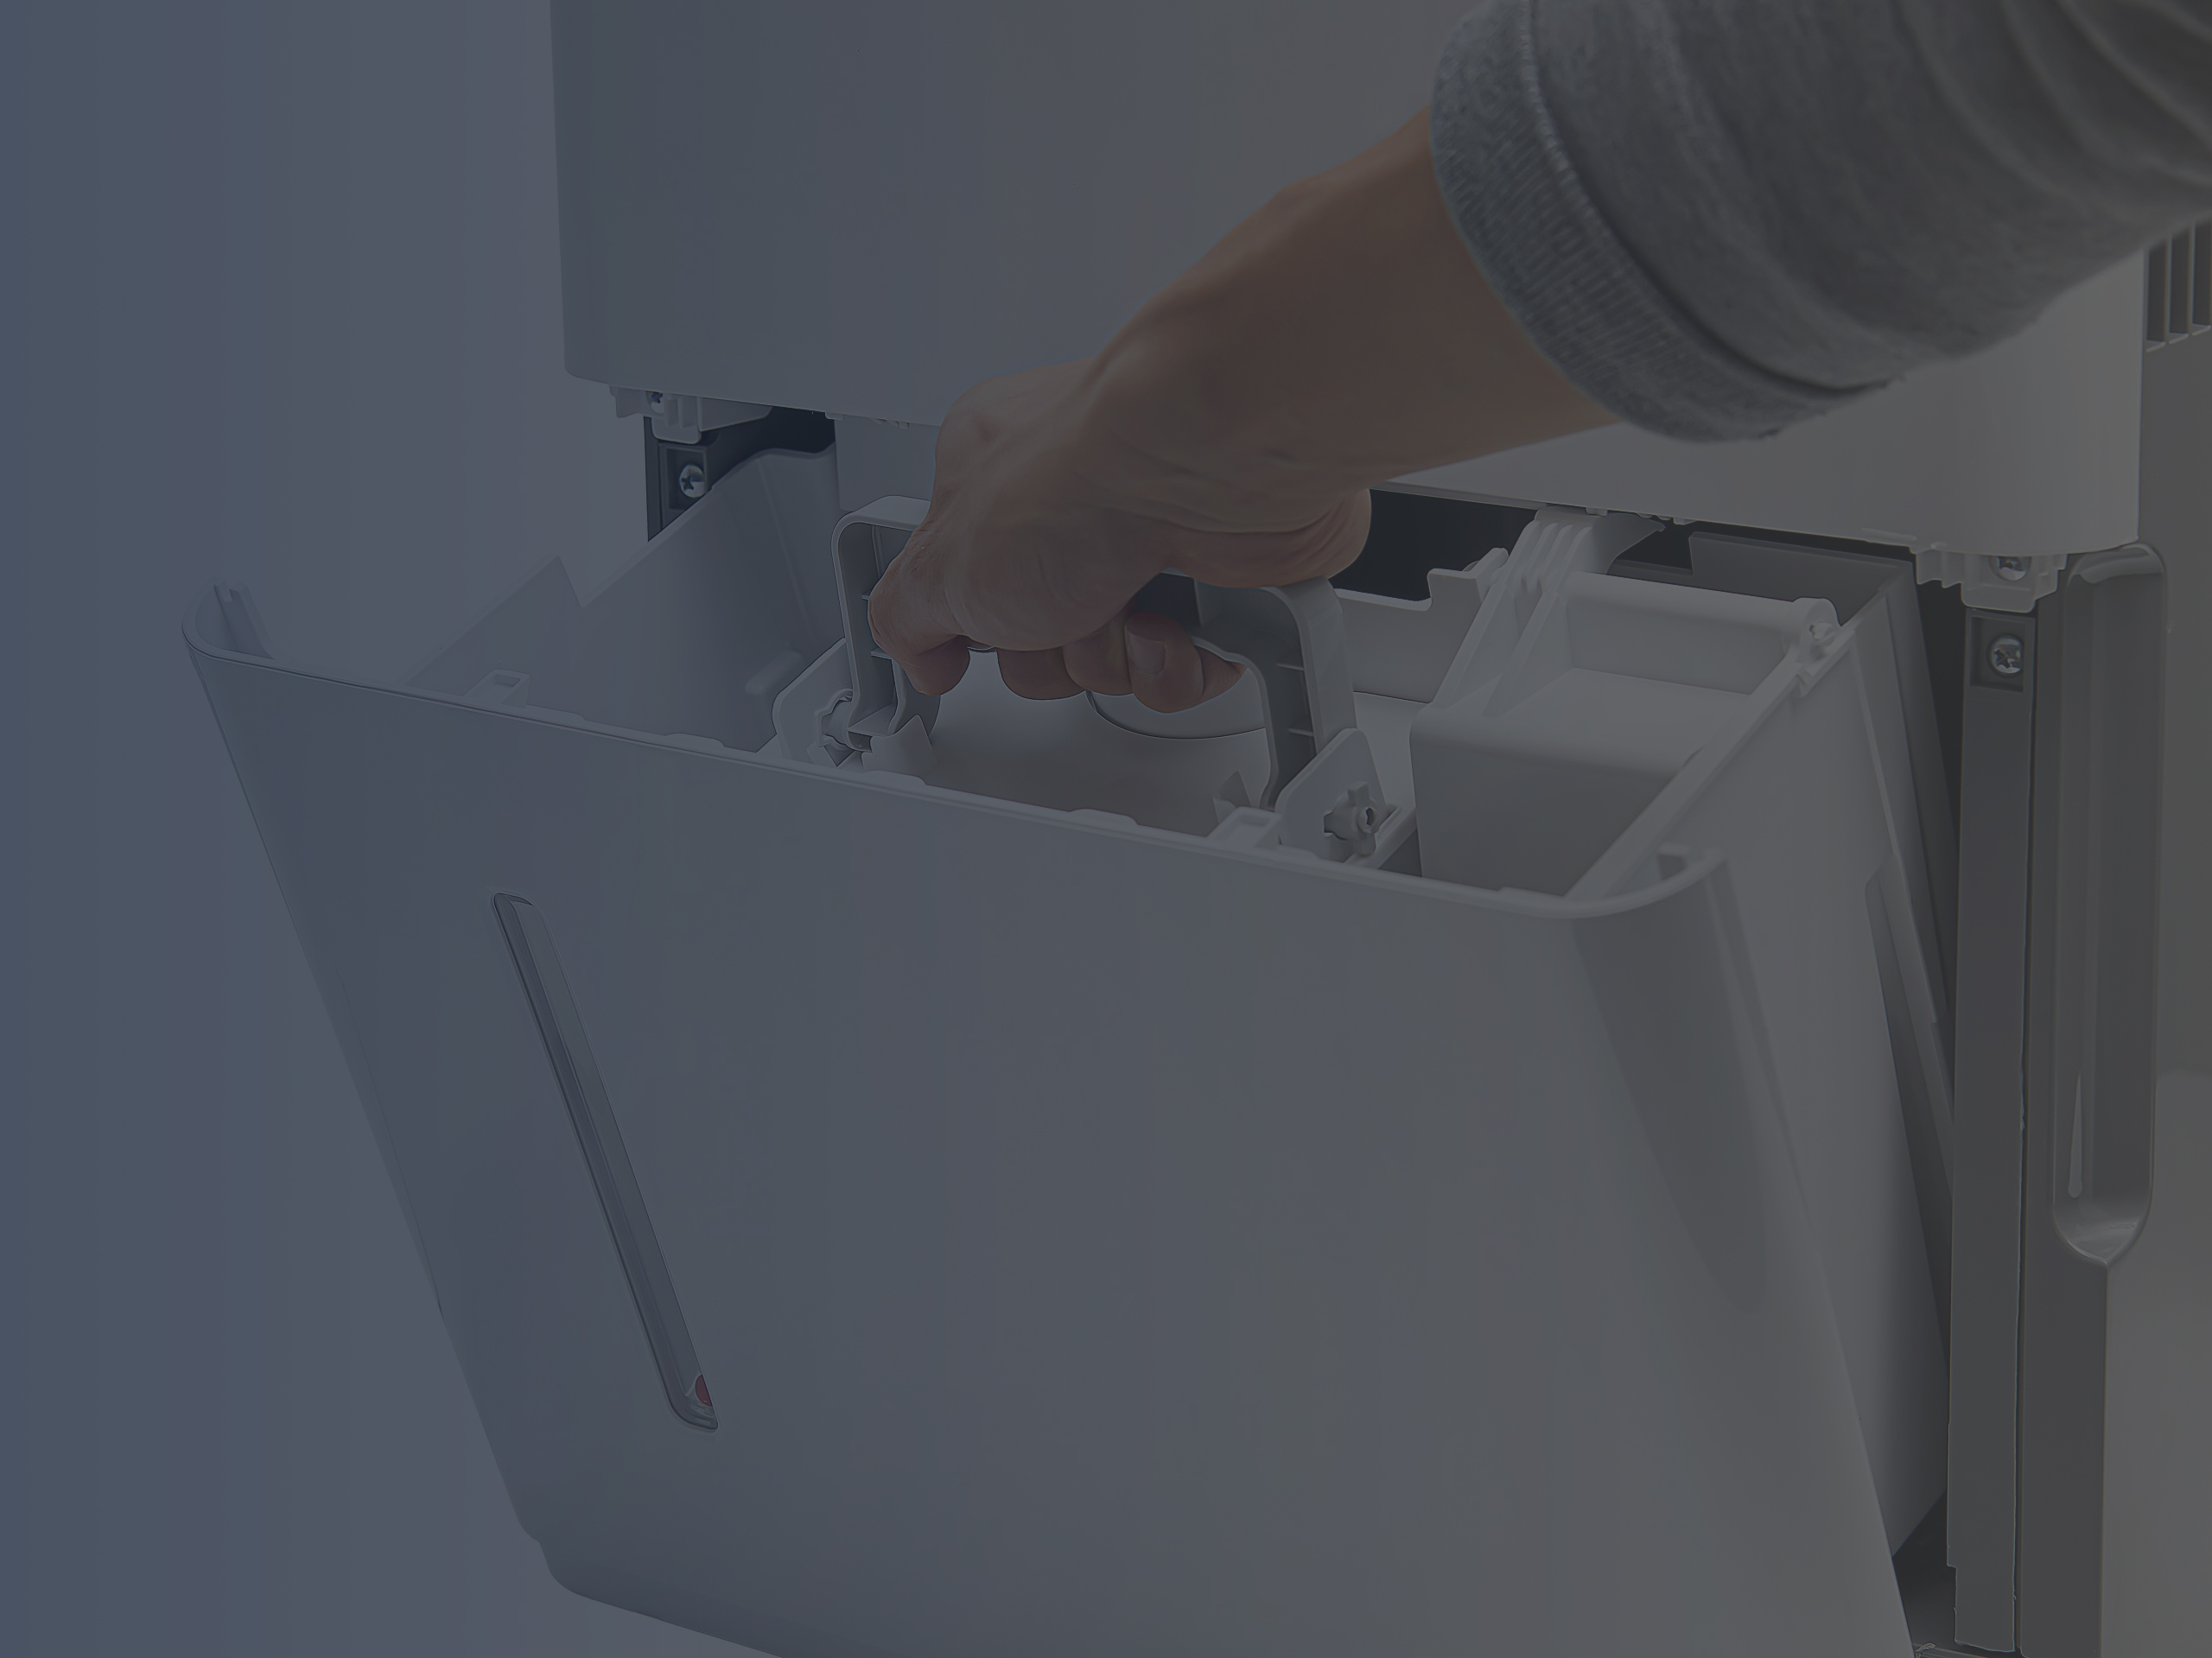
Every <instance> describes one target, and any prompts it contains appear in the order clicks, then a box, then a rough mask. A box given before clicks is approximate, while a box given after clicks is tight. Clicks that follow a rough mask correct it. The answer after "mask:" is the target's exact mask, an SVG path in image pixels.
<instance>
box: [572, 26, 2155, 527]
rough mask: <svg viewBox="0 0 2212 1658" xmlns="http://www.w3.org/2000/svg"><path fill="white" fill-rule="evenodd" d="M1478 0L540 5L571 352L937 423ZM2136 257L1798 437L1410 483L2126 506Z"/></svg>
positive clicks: (1129, 299) (704, 387)
mask: <svg viewBox="0 0 2212 1658" xmlns="http://www.w3.org/2000/svg"><path fill="white" fill-rule="evenodd" d="M1465 3H1466V0H1376V3H1370V4H1366V5H1360V6H1346V5H1343V4H1341V3H1337V0H1125V3H1121V4H1117V5H1115V6H1111V7H1062V6H1038V5H1033V4H1029V3H1019V0H959V3H937V4H929V5H892V4H882V3H860V0H838V3H821V4H812V5H807V6H785V5H770V4H766V3H762V0H555V3H554V6H553V28H554V68H555V76H556V125H557V136H558V143H559V152H560V169H561V181H560V189H561V221H562V224H561V245H562V277H563V306H564V313H565V323H566V332H567V356H568V366H569V370H570V372H573V373H575V374H577V375H580V376H582V378H586V379H590V380H597V381H601V382H603V383H605V384H610V385H622V386H632V387H640V388H645V389H649V390H654V391H669V392H677V393H687V394H695V395H700V396H707V397H721V398H727V399H731V400H734V401H740V402H750V403H780V404H785V405H787V406H792V407H798V408H805V409H815V410H823V411H824V412H826V413H829V414H834V415H847V416H868V417H870V418H874V419H878V420H894V421H903V422H919V423H923V424H935V423H936V422H938V421H940V420H941V419H942V418H943V417H944V412H945V410H946V409H947V408H948V407H949V406H950V404H951V403H952V401H953V399H954V398H955V397H957V396H958V395H959V394H960V392H961V391H963V390H964V389H965V388H966V387H968V386H969V385H970V384H973V383H975V382H976V381H977V380H979V379H982V378H988V377H989V376H991V375H995V374H1002V373H1007V372H1013V371H1015V370H1019V369H1022V368H1027V367H1032V366H1034V365H1039V364H1043V363H1050V362H1060V361H1065V360H1067V359H1071V358H1076V357H1081V356H1085V355H1088V354H1089V353H1091V352H1093V351H1095V350H1096V349H1097V348H1098V346H1100V345H1101V344H1103V342H1104V341H1105V340H1106V339H1107V338H1108V337H1109V335H1110V334H1112V333H1113V332H1114V330H1115V329H1116V327H1119V326H1120V324H1121V323H1122V321H1124V320H1125V319H1126V318H1127V317H1128V315H1129V314H1130V313H1131V312H1132V311H1134V310H1135V308H1137V306H1138V305H1140V304H1141V302H1143V300H1144V299H1145V298H1146V296H1147V295H1149V294H1151V293H1152V292H1153V291H1154V290H1155V289H1158V288H1159V287H1160V286H1161V285H1162V284H1164V283H1166V282H1168V281H1169V280H1171V279H1172V278H1173V277H1174V276H1176V275H1177V274H1178V273H1179V272H1180V271H1181V270H1184V269H1185V267H1187V266H1188V265H1189V264H1191V263H1192V261H1193V260H1195V259H1196V258H1197V257H1198V256H1199V255H1200V254H1201V253H1203V252H1204V251H1205V249H1206V248H1207V247H1208V246H1210V245H1211V244H1212V243H1213V242H1214V241H1215V240H1216V239H1217V238H1218V237H1219V236H1220V235H1221V234H1222V232H1224V231H1225V230H1227V229H1228V228H1229V226H1231V225H1232V224H1234V223H1235V222H1236V220H1237V219H1241V218H1242V217H1243V216H1244V215H1245V214H1246V213H1249V212H1251V211H1252V210H1253V209H1254V208H1255V207H1257V206H1259V205H1260V204H1261V203H1262V201H1264V200H1266V199H1267V198H1268V196H1269V195H1270V194H1273V193H1274V191H1275V190H1276V189H1278V188H1279V187H1281V186H1282V185H1284V184H1286V183H1287V182H1289V181H1292V180H1294V179H1296V178H1300V177H1302V176H1305V175H1309V174H1312V173H1314V172H1318V171H1319V170H1321V169H1322V168H1326V167H1329V166H1331V165H1332V164H1334V163H1335V162H1338V161H1341V160H1343V159H1344V158H1345V157H1347V156H1351V155H1352V154H1353V153H1355V152H1356V151H1357V150H1359V149H1363V148H1364V147H1365V146H1366V145H1368V144H1370V143H1373V142H1375V141H1376V140H1377V139H1379V138H1381V137H1383V135H1385V134H1386V133H1388V132H1389V131H1390V130H1392V129H1393V128H1395V126H1397V125H1398V124H1400V123H1401V122H1402V121H1403V120H1405V119H1406V118H1408V116H1409V115H1411V114H1412V113H1413V112H1414V111H1416V110H1418V109H1420V108H1421V106H1422V105H1424V104H1425V103H1426V102H1427V98H1428V93H1429V86H1430V80H1431V77H1432V75H1433V71H1434V67H1435V61H1436V58H1437V54H1438V52H1439V50H1440V48H1441V46H1442V43H1443V41H1444V39H1445V36H1446V34H1447V33H1448V32H1449V31H1450V29H1451V28H1452V24H1453V23H1454V22H1456V21H1457V19H1458V17H1459V15H1460V13H1461V12H1462V11H1463V10H1465ZM2141 313H2142V283H2141V278H2140V276H2139V271H2138V270H2137V269H2136V268H2135V267H2134V266H2133V264H2132V263H2131V264H2130V265H2129V266H2128V267H2127V268H2126V269H2124V270H2116V271H2114V272H2113V273H2112V274H2111V275H2109V276H2106V277H2102V278H2100V279H2098V280H2097V281H2095V282H2093V283H2089V284H2088V285H2087V286H2086V287H2085V288H2084V289H2081V290H2079V291H2078V292H2077V293H2075V294H2074V295H2069V297H2068V298H2067V299H2065V300H2063V301H2062V302H2060V303H2059V304H2058V305H2057V306H2056V307H2055V308H2053V310H2052V312H2051V314H2050V315H2049V316H2047V317H2046V318H2045V320H2044V322H2043V323H2041V324H2039V325H2038V326H2037V328H2035V329H2034V330H2032V331H2031V333H2030V334H2028V335H2025V336H2023V337H2022V338H2021V339H2019V340H2015V341H2013V342H2012V343H2011V344H2010V345H2008V346H2003V347H2000V348H1999V350H1997V351H1995V352H1993V353H1987V354H1986V356H1984V357H1982V358H1980V359H1975V360H1974V361H1973V362H1970V363H1967V364H1963V365H1953V366H1949V367H1946V368H1942V369H1939V370H1936V371H1932V372H1927V373H1923V374H1922V375H1919V376H1916V377H1914V378H1912V379H1911V380H1909V381H1908V382H1906V383H1905V384H1903V385H1901V386H1899V387H1897V388H1895V389H1893V390H1891V391H1887V392H1885V393H1883V394H1880V395H1879V396H1878V397H1874V398H1872V399H1870V400H1868V401H1867V402H1866V403H1861V404H1859V405H1858V406H1857V407H1856V408H1854V409H1852V410H1847V411H1845V412H1844V413H1843V414H1841V415H1840V416H1834V417H1831V418H1830V419H1828V420H1826V421H1822V422H1816V423H1815V425H1814V426H1812V427H1810V428H1807V429H1802V430H1800V431H1798V432H1796V433H1794V434H1791V435H1786V436H1784V437H1783V438H1782V439H1781V440H1779V441H1765V442H1759V443H1750V444H1726V445H1716V446H1690V445H1684V444H1677V443H1672V442H1669V441H1664V440H1661V439H1657V438H1654V437H1651V436H1649V435H1645V434H1643V433H1639V432H1633V431H1627V430H1618V431H1611V432H1604V433H1597V434H1587V435H1582V436H1579V437H1574V438H1568V439H1564V440H1560V441H1557V442H1554V443H1548V444H1541V445H1537V446H1535V447H1533V448H1529V449H1525V450H1521V451H1516V452H1514V453H1513V454H1507V455H1503V456H1497V457H1492V458H1491V459H1489V460H1485V461H1477V462H1471V463H1468V464H1466V465H1464V466H1460V467H1452V468H1447V469H1446V470H1445V471H1443V472H1441V473H1432V474H1428V475H1427V476H1426V477H1424V478H1423V479H1422V480H1419V481H1421V482H1424V483H1428V484H1432V485H1434V486H1440V487H1445V488H1449V489H1452V490H1457V491H1464V492H1470V493H1476V494H1481V495H1485V496H1490V497H1493V498H1500V499H1517V500H1529V501H1551V502H1561V503H1572V504H1575V505H1588V506H1592V507H1597V506H1604V507H1611V508H1620V509H1626V510H1630V511H1640V512H1647V513H1656V514H1661V515H1665V516H1670V517H1676V518H1696V519H1703V520H1707V521H1709V522H1719V523H1727V524H1750V525H1757V526H1760V527H1764V528H1767V529H1776V530H1799V531H1804V532H1808V533H1816V534H1826V535H1840V536H1848V537H1865V538H1875V539H1880V540H1885V541H1895V542H1902V543H1913V544H1917V545H1923V546H1925V545H1942V546H1948V547H1954V548H1958V549H1965V550H1968V551H1976V552H2003V553H2011V554H2036V553H2076V552H2084V551H2088V550H2091V549H2095V548H2101V547H2106V546H2111V545H2114V544H2117V543H2122V542H2126V541H2127V540H2129V539H2131V538H2132V537H2133V535H2134V534H2135V530H2136V503H2137V492H2138V480H2137V473H2138V454H2137V451H2138V442H2137V438H2138V431H2139V395H2140V393H2139V388H2140V381H2141V371H2142V364H2141V358H2142V351H2143V346H2142V314H2141Z"/></svg>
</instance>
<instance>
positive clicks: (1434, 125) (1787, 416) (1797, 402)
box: [1429, 0, 1872, 442]
mask: <svg viewBox="0 0 2212 1658" xmlns="http://www.w3.org/2000/svg"><path fill="white" fill-rule="evenodd" d="M1536 3H1537V0H1484V3H1483V4H1481V5H1479V6H1478V7H1477V8H1476V9H1475V10H1473V11H1471V12H1470V13H1468V14H1467V16H1465V18H1463V19H1462V20H1461V21H1460V22H1459V27H1458V28H1457V29H1454V30H1453V31H1452V37H1451V39H1450V41H1448V42H1447V43H1446V46H1445V48H1444V56H1443V60H1442V61H1441V62H1440V64H1439V65H1438V67H1437V72H1436V88H1435V95H1434V98H1433V100H1432V102H1431V105H1430V109H1429V138H1430V146H1431V149H1433V152H1434V155H1435V162H1436V181H1437V183H1438V185H1439V186H1440V187H1441V188H1442V190H1443V193H1444V200H1445V204H1446V207H1447V208H1448V209H1449V210H1450V212H1451V214H1452V222H1453V223H1454V224H1456V225H1457V226H1459V235H1460V238H1461V239H1462V240H1464V241H1465V243H1466V245H1467V249H1468V251H1470V252H1471V253H1472V254H1473V255H1474V257H1475V262H1476V264H1478V265H1479V266H1481V268H1482V272H1483V275H1484V277H1486V278H1487V279H1488V281H1489V283H1490V285H1491V289H1492V290H1493V291H1494V292H1495V293H1496V294H1497V297H1498V300H1499V302H1501V303H1502V304H1503V306H1504V307H1505V308H1506V309H1507V310H1508V311H1509V312H1510V313H1511V314H1512V316H1513V318H1514V320H1515V321H1517V322H1519V323H1520V325H1521V327H1522V330H1523V331H1524V332H1526V334H1528V336H1529V339H1530V340H1531V341H1533V342H1534V343H1535V346H1536V348H1537V349H1538V350H1539V351H1541V352H1542V353H1543V354H1544V355H1545V356H1546V357H1548V358H1549V359H1551V361H1552V363H1553V364H1554V365H1555V366H1556V367H1557V368H1558V369H1559V370H1560V372H1561V373H1563V374H1565V375H1566V376H1567V378H1568V379H1569V380H1571V381H1572V382H1573V384H1574V385H1575V386H1576V387H1577V388H1578V389H1579V390H1580V391H1581V392H1582V393H1583V394H1584V395H1585V396H1586V397H1589V398H1591V399H1592V401H1593V402H1595V403H1599V404H1600V405H1601V406H1603V407H1604V408H1605V409H1607V410H1611V412H1612V413H1614V414H1616V415H1618V416H1620V417H1621V418H1622V419H1623V420H1625V421H1628V422H1631V423H1633V424H1635V425H1637V426H1641V427H1643V428H1644V429H1647V430H1649V431H1653V432H1657V433H1660V434H1661V435H1664V436H1667V437H1675V438H1686V439H1690V440H1693V441H1708V442H1710V441H1722V440H1727V439H1735V438H1750V437H1761V436H1764V435H1768V434H1770V433H1772V432H1777V431H1779V430H1781V429H1783V427H1786V426H1790V425H1794V424H1795V423H1796V422H1799V421H1802V420H1805V419H1807V418H1808V417H1810V416H1814V415H1820V414H1825V413H1827V411H1828V410H1832V409H1835V408H1839V407H1840V406H1841V405H1843V404H1845V403H1849V402H1851V401H1853V399H1854V398H1856V397H1859V396H1860V395H1862V391H1865V390H1872V388H1871V387H1869V388H1861V389H1853V390H1845V391H1839V390H1836V389H1834V388H1833V387H1829V386H1819V385H1809V384H1805V383H1804V382H1802V381H1799V380H1794V379H1790V378H1786V377H1784V376H1782V375H1778V374H1776V373H1774V372H1771V371H1770V370H1768V369H1765V368H1763V367H1761V366H1760V365H1758V364H1757V363H1755V362H1753V361H1751V359H1749V358H1747V357H1745V356H1744V355H1743V354H1742V353H1739V352H1738V351H1736V350H1734V349H1733V348H1732V347H1731V346H1728V345H1727V344H1726V343H1725V342H1724V341H1722V340H1719V339H1716V338H1715V337H1714V336H1713V334H1712V333H1711V331H1710V330H1708V329H1707V328H1705V327H1702V326H1700V324H1699V323H1698V322H1697V321H1695V319H1694V318H1693V317H1691V316H1690V315H1689V314H1688V313H1687V312H1685V311H1684V309H1683V308H1682V307H1681V305H1679V304H1678V303H1676V302H1675V300H1674V299H1673V298H1671V297H1670V296H1669V295H1668V294H1666V293H1665V292H1664V291H1663V290H1662V289H1661V288H1660V287H1659V286H1658V284H1657V283H1655V282H1654V281H1653V280H1652V279H1651V277H1650V276H1649V273H1648V272H1647V271H1646V270H1645V269H1644V267H1643V264H1641V263H1639V262H1638V260H1637V257H1636V253H1635V251H1634V250H1633V249H1632V248H1630V247H1629V246H1627V245H1624V243H1623V242H1622V240H1621V238H1619V236H1618V235H1617V234H1616V233H1615V232H1614V230H1613V228H1612V226H1611V225H1610V224H1608V223H1607V221H1606V219H1605V215H1604V213H1601V212H1600V211H1599V208H1598V206H1597V205H1596V203H1595V202H1594V201H1593V200H1592V197H1591V194H1590V191H1589V190H1588V188H1587V187H1586V185H1585V182H1584V181H1583V179H1582V177H1581V175H1580V174H1579V173H1578V171H1577V169H1576V167H1575V164H1574V161H1573V157H1572V156H1569V154H1568V153H1567V147H1566V145H1565V144H1564V143H1562V142H1561V139H1560V132H1559V129H1558V127H1557V125H1556V124H1555V123H1554V121H1553V119H1552V116H1551V111H1550V109H1549V107H1548V105H1547V104H1546V102H1545V96H1544V86H1543V82H1542V79H1541V76H1540V75H1539V73H1538V64H1537V54H1536V38H1535V6H1536ZM1627 182H1628V183H1629V184H1630V187H1637V184H1638V183H1639V182H1640V184H1641V187H1644V188H1653V187H1659V188H1666V187H1676V188H1681V189H1694V188H1696V187H1699V181H1695V180H1679V181H1651V180H1645V181H1627Z"/></svg>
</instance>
